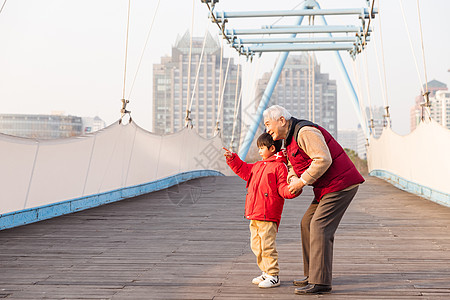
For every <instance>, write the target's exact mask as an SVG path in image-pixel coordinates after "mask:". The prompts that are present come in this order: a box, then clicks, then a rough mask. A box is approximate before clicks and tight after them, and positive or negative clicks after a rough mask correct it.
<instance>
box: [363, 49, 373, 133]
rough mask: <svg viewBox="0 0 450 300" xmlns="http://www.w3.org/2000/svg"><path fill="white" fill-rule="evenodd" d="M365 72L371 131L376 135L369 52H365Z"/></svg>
mask: <svg viewBox="0 0 450 300" xmlns="http://www.w3.org/2000/svg"><path fill="white" fill-rule="evenodd" d="M363 59H364V67H365V68H364V71H365V76H366V90H367V100H368V101H369V116H370V127H371V131H372V134H374V135H375V133H374V132H373V130H374V128H375V126H374V123H373V111H372V96H371V93H370V86H369V64H368V63H367V51H364V56H363Z"/></svg>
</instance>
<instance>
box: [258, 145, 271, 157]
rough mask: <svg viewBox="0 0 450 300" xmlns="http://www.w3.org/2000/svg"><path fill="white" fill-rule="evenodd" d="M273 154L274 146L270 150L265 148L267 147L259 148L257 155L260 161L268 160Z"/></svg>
mask: <svg viewBox="0 0 450 300" xmlns="http://www.w3.org/2000/svg"><path fill="white" fill-rule="evenodd" d="M274 153H275V147H274V146H270V148H267V146H261V147H259V155H261V157H262V159H266V158H269V157H271V156H272V155H273V154H274Z"/></svg>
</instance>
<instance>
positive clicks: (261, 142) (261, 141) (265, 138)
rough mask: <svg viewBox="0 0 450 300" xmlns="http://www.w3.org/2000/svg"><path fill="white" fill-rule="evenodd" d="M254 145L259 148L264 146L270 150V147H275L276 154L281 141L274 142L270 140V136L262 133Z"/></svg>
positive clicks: (279, 148)
mask: <svg viewBox="0 0 450 300" xmlns="http://www.w3.org/2000/svg"><path fill="white" fill-rule="evenodd" d="M256 145H257V146H258V148H259V147H262V146H266V147H267V148H270V147H271V146H272V145H274V146H275V152H278V151H280V150H281V145H282V141H281V140H278V141H274V140H273V139H272V136H271V135H270V134H268V133H267V132H264V133H263V134H261V135H260V136H259V137H258V140H257V141H256Z"/></svg>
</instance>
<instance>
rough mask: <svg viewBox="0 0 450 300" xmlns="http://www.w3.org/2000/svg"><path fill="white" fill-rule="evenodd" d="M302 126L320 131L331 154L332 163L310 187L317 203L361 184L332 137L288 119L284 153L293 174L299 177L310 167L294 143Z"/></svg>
mask: <svg viewBox="0 0 450 300" xmlns="http://www.w3.org/2000/svg"><path fill="white" fill-rule="evenodd" d="M303 126H313V127H316V128H317V129H319V130H320V132H321V133H322V135H323V136H324V138H325V142H326V143H327V146H328V149H329V150H330V153H331V158H332V163H331V166H330V167H329V168H328V170H327V171H326V172H325V173H324V174H323V175H322V176H321V177H320V178H319V179H317V180H316V181H315V182H314V183H313V184H312V186H313V187H314V189H313V190H314V195H315V198H316V200H317V201H319V200H320V199H321V198H322V197H323V196H324V195H325V194H328V193H332V192H338V191H341V190H343V189H345V188H347V187H349V186H351V185H354V184H358V183H363V182H364V178H363V177H362V176H361V174H359V172H358V170H356V167H355V165H354V164H353V162H352V161H351V160H350V158H349V157H348V156H347V154H346V153H345V151H344V149H342V147H341V146H340V145H339V144H338V142H337V141H336V140H335V139H334V138H333V136H332V135H331V134H330V133H329V132H328V131H326V130H325V129H324V128H322V127H320V126H319V125H317V124H314V123H312V122H310V121H306V120H297V119H295V118H291V119H290V126H289V132H288V136H287V138H286V152H287V157H288V159H289V162H290V163H291V165H292V167H293V168H294V171H295V173H296V174H297V176H298V177H300V176H301V175H302V174H303V172H305V170H306V169H308V167H309V166H310V165H311V163H312V159H311V158H310V157H309V156H308V155H307V154H306V153H305V151H303V150H302V149H301V148H300V147H299V146H298V143H297V141H296V139H297V135H298V131H299V130H300V129H301V128H302V127H303Z"/></svg>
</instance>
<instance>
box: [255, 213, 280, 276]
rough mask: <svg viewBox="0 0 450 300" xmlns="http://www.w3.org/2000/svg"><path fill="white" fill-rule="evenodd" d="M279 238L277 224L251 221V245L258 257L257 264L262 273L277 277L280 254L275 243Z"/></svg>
mask: <svg viewBox="0 0 450 300" xmlns="http://www.w3.org/2000/svg"><path fill="white" fill-rule="evenodd" d="M276 237H277V223H275V222H269V221H258V220H251V221H250V245H251V247H252V251H253V253H254V254H255V256H256V263H257V264H258V267H259V268H260V269H261V271H262V272H266V273H267V274H269V275H271V276H277V275H278V273H279V272H280V267H279V266H278V252H277V247H276V243H275V239H276Z"/></svg>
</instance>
